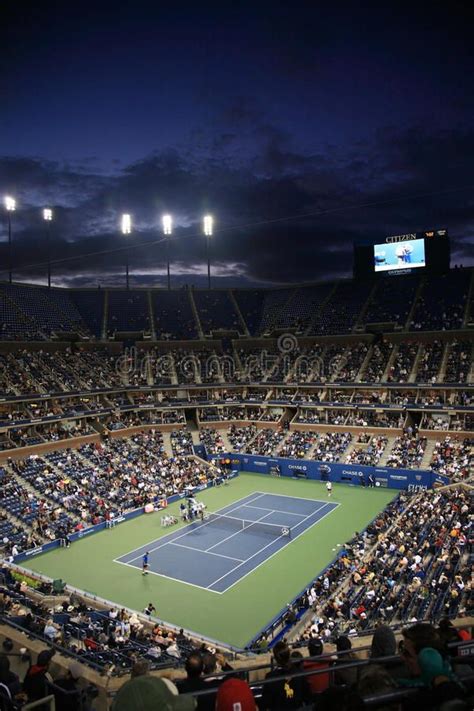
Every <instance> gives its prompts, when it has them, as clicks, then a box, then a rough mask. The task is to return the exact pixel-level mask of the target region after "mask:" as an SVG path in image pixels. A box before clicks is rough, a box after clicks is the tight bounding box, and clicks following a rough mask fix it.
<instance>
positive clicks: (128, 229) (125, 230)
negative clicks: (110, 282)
mask: <svg viewBox="0 0 474 711" xmlns="http://www.w3.org/2000/svg"><path fill="white" fill-rule="evenodd" d="M121 227H122V234H123V235H131V234H132V216H131V215H129V213H128V212H125V213H124V214H123V215H122V221H121ZM129 260H130V255H129V249H128V247H127V249H126V250H125V285H126V287H127V289H129V288H130V276H129Z"/></svg>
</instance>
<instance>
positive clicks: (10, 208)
mask: <svg viewBox="0 0 474 711" xmlns="http://www.w3.org/2000/svg"><path fill="white" fill-rule="evenodd" d="M5 210H6V211H7V216H8V281H9V282H10V284H11V283H12V279H13V274H12V212H15V210H16V200H15V198H12V197H10V195H7V196H6V197H5Z"/></svg>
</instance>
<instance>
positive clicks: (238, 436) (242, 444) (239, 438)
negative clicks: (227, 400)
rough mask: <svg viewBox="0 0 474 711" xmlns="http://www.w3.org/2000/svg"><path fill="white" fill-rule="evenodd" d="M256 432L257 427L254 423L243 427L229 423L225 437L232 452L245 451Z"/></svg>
mask: <svg viewBox="0 0 474 711" xmlns="http://www.w3.org/2000/svg"><path fill="white" fill-rule="evenodd" d="M256 434H257V428H256V427H255V425H246V426H244V427H237V425H231V426H230V427H229V429H228V430H227V437H228V440H229V442H230V443H231V445H232V449H233V450H234V452H246V451H247V448H248V446H249V445H250V443H251V442H252V440H253V439H254V438H255V436H256Z"/></svg>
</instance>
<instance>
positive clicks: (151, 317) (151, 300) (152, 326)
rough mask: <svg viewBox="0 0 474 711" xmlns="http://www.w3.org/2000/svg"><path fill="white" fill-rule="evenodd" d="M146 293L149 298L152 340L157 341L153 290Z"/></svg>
mask: <svg viewBox="0 0 474 711" xmlns="http://www.w3.org/2000/svg"><path fill="white" fill-rule="evenodd" d="M146 295H147V299H148V313H149V316H150V328H151V340H152V341H156V328H155V311H154V308H153V299H152V298H151V291H150V290H148V291H147V293H146Z"/></svg>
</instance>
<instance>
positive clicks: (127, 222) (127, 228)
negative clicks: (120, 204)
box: [122, 213, 132, 235]
mask: <svg viewBox="0 0 474 711" xmlns="http://www.w3.org/2000/svg"><path fill="white" fill-rule="evenodd" d="M131 233H132V217H131V215H129V214H127V213H126V214H124V215H122V234H123V235H129V234H131Z"/></svg>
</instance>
